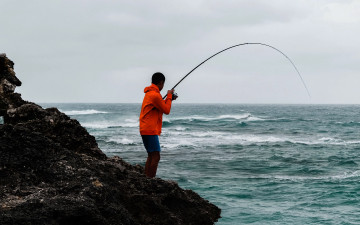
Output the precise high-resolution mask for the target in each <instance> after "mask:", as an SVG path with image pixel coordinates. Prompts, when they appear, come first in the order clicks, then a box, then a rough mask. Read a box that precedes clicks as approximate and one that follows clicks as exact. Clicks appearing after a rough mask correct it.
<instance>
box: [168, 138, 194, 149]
mask: <svg viewBox="0 0 360 225" xmlns="http://www.w3.org/2000/svg"><path fill="white" fill-rule="evenodd" d="M175 140H177V142H176V143H174V142H171V140H168V142H167V143H162V144H161V147H164V148H167V149H176V148H179V147H189V146H191V147H196V146H197V145H196V144H195V143H194V142H191V141H189V140H184V139H182V140H180V141H179V140H178V139H175Z"/></svg>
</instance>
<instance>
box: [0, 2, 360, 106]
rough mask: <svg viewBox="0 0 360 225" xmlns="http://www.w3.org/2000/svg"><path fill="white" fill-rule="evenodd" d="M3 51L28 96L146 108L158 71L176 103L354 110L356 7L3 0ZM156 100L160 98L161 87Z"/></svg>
mask: <svg viewBox="0 0 360 225" xmlns="http://www.w3.org/2000/svg"><path fill="white" fill-rule="evenodd" d="M0 21H1V23H0V52H5V53H6V54H7V56H8V57H9V58H10V59H12V60H13V61H14V62H15V72H16V73H17V76H18V78H19V79H20V80H21V81H22V82H23V85H22V87H20V88H17V91H18V92H20V93H22V96H23V98H24V99H26V100H30V101H34V102H37V103H45V102H53V103H56V102H104V103H107V102H116V103H127V102H141V101H142V98H143V89H144V87H145V86H147V85H149V84H150V80H151V75H152V74H153V73H154V72H157V71H160V72H163V73H164V74H165V76H166V78H167V80H166V83H165V88H164V89H170V88H171V87H172V86H173V85H174V84H175V83H176V82H177V81H178V80H180V79H181V78H182V77H183V76H184V75H185V74H186V73H188V72H189V71H190V70H191V69H192V68H193V67H195V66H196V65H197V64H199V63H200V62H201V61H203V60H204V59H206V58H207V57H209V56H210V55H212V54H214V53H216V52H217V51H220V50H221V49H223V48H226V47H229V46H231V45H235V44H239V43H243V42H263V43H266V44H270V45H272V46H274V47H276V48H278V49H280V50H281V51H283V52H284V53H286V54H287V55H288V56H289V57H290V58H291V59H292V60H293V61H294V63H295V64H296V66H297V67H298V69H299V71H300V73H301V75H302V77H303V79H304V81H305V83H306V84H307V86H308V89H309V91H310V93H311V97H312V98H311V100H309V97H308V95H307V93H306V89H305V88H304V87H303V85H302V83H301V80H300V79H299V77H298V75H297V73H296V71H295V70H294V68H293V67H292V66H291V64H290V63H289V62H288V61H287V59H286V58H285V57H283V56H282V55H281V54H279V53H278V52H276V51H274V50H272V49H270V48H267V47H264V46H253V45H252V46H243V47H239V48H234V49H232V50H229V51H227V52H224V53H222V54H220V55H219V56H217V57H215V58H213V59H212V60H210V61H208V62H207V63H206V64H204V65H203V66H202V67H200V68H199V69H198V70H196V71H195V72H193V73H192V74H191V75H190V76H189V77H188V78H187V79H186V80H184V82H183V83H181V84H180V86H179V87H178V88H177V90H176V91H177V93H178V94H179V96H180V97H179V99H178V102H181V103H219V102H223V103H294V104H296V103H359V104H360V87H359V86H360V1H355V0H354V1H350V0H339V1H333V0H301V1H300V0H291V1H289V0H271V1H270V0H226V1H224V0H217V1H215V0H206V1H205V0H204V1H201V0H189V1H187V0H181V1H174V0H171V1H169V0H163V1H158V0H156V1H149V0H129V1H122V0H32V1H29V0H17V1H14V0H1V2H0ZM163 93H165V92H164V91H163Z"/></svg>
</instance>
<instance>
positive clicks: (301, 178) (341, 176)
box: [246, 170, 360, 181]
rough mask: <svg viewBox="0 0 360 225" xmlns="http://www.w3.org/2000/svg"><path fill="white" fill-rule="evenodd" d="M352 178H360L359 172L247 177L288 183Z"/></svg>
mask: <svg viewBox="0 0 360 225" xmlns="http://www.w3.org/2000/svg"><path fill="white" fill-rule="evenodd" d="M353 177H360V170H356V171H353V172H344V173H342V174H338V175H329V176H287V175H259V176H249V177H246V178H250V179H259V178H260V179H277V180H290V181H304V180H344V179H349V178H353Z"/></svg>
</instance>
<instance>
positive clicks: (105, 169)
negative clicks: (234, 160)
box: [0, 54, 220, 225]
mask: <svg viewBox="0 0 360 225" xmlns="http://www.w3.org/2000/svg"><path fill="white" fill-rule="evenodd" d="M20 85H21V82H20V80H19V79H18V78H17V77H16V76H15V72H14V63H13V62H12V61H11V60H9V59H8V58H7V57H6V55H5V54H0V116H2V117H3V119H4V124H0V224H1V225H5V224H16V225H21V224H36V225H42V224H67V225H68V224H97V225H102V224H104V225H105V224H106V225H109V224H110V225H111V224H124V225H125V224H126V225H127V224H142V225H145V224H147V225H150V224H171V225H176V224H179V225H180V224H199V225H207V224H214V222H215V221H217V219H218V218H219V217H220V209H219V208H217V207H216V206H215V205H213V204H211V203H209V202H208V201H206V200H204V199H202V198H201V197H200V196H199V195H198V194H196V193H195V192H193V191H191V190H183V189H181V188H180V187H179V186H178V185H177V183H176V182H173V181H165V180H162V179H159V178H155V179H149V178H146V177H145V175H143V168H142V167H141V166H133V165H130V164H128V163H126V162H125V161H123V160H122V159H121V158H119V157H112V158H108V157H107V156H106V155H105V154H104V153H103V152H102V151H101V150H100V149H99V148H98V145H97V143H96V141H95V138H94V137H93V136H91V135H90V134H89V133H88V132H87V131H86V129H85V128H83V127H82V126H81V125H80V124H79V122H78V121H77V120H74V119H71V118H69V117H68V116H67V115H65V114H64V113H61V112H60V111H59V110H58V109H56V108H49V109H43V108H42V107H40V106H39V105H36V104H34V103H31V102H27V101H24V100H23V99H22V98H21V95H20V94H18V93H14V90H15V87H16V86H20Z"/></svg>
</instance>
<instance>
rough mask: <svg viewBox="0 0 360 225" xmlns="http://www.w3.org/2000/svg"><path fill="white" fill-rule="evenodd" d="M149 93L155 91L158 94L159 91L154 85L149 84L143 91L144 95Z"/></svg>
mask: <svg viewBox="0 0 360 225" xmlns="http://www.w3.org/2000/svg"><path fill="white" fill-rule="evenodd" d="M149 91H155V92H158V93H160V90H159V88H158V86H156V85H155V84H151V85H150V86H149V87H146V88H145V89H144V93H147V92H149Z"/></svg>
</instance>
